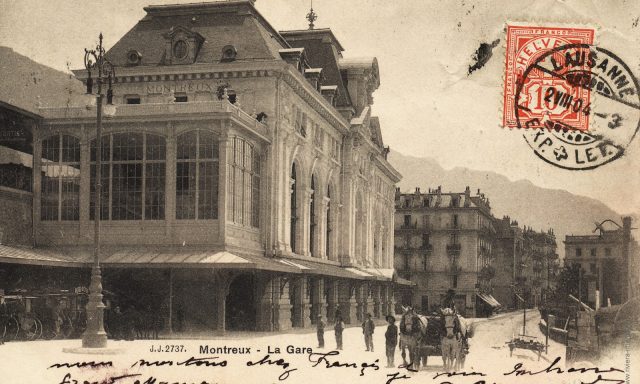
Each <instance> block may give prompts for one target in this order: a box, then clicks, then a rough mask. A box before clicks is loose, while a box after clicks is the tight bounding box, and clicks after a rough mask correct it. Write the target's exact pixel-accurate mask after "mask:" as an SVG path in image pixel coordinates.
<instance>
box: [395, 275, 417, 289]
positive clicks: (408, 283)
mask: <svg viewBox="0 0 640 384" xmlns="http://www.w3.org/2000/svg"><path fill="white" fill-rule="evenodd" d="M396 284H398V285H406V286H409V287H413V286H416V285H418V284H417V283H415V282H413V281H411V280H407V279H403V278H402V277H397V278H396Z"/></svg>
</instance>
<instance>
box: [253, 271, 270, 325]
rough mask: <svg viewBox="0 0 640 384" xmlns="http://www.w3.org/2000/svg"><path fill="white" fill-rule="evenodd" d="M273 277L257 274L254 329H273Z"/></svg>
mask: <svg viewBox="0 0 640 384" xmlns="http://www.w3.org/2000/svg"><path fill="white" fill-rule="evenodd" d="M273 280H274V279H273V278H272V277H271V276H269V275H267V274H263V275H260V276H258V278H257V287H258V289H257V292H256V331H266V332H269V331H273V330H274V329H273V324H274V322H273Z"/></svg>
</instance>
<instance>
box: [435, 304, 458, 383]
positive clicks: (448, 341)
mask: <svg viewBox="0 0 640 384" xmlns="http://www.w3.org/2000/svg"><path fill="white" fill-rule="evenodd" d="M441 320H442V329H441V335H442V337H441V339H440V344H441V350H442V361H443V363H444V369H445V371H447V372H451V371H452V370H453V371H457V370H458V369H460V362H461V360H462V359H461V349H462V338H463V333H462V332H463V331H462V326H461V321H460V318H459V316H458V315H457V314H456V313H455V312H454V311H453V310H452V309H451V308H445V309H444V310H443V311H442V314H441Z"/></svg>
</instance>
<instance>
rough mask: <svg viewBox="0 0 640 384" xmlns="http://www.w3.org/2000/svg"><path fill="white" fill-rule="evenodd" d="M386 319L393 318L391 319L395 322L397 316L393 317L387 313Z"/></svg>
mask: <svg viewBox="0 0 640 384" xmlns="http://www.w3.org/2000/svg"><path fill="white" fill-rule="evenodd" d="M386 320H387V321H389V320H391V321H392V322H394V323H395V322H396V318H395V317H393V316H391V315H387V317H386Z"/></svg>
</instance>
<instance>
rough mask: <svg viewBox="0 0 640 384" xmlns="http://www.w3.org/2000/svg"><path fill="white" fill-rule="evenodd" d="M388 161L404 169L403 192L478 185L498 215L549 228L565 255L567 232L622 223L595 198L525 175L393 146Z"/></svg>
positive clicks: (473, 188)
mask: <svg viewBox="0 0 640 384" xmlns="http://www.w3.org/2000/svg"><path fill="white" fill-rule="evenodd" d="M389 162H390V163H391V164H392V165H393V166H394V167H395V168H396V169H397V170H398V171H399V172H400V173H401V174H402V177H403V179H402V181H401V182H400V184H399V186H400V190H401V191H403V192H410V191H414V190H415V187H420V189H421V190H422V191H425V190H427V189H428V188H435V187H437V186H439V185H441V186H442V190H443V191H446V192H449V191H452V192H455V191H459V192H462V191H464V189H465V187H466V186H467V185H468V186H470V187H471V191H472V192H473V193H475V192H476V190H477V189H478V188H480V189H481V192H483V193H484V194H485V196H486V197H488V198H489V201H490V203H491V208H492V212H493V213H494V215H495V216H496V217H498V218H501V217H502V216H503V215H509V216H510V217H511V218H512V219H515V220H517V221H518V224H519V225H520V226H523V225H527V226H531V227H533V228H534V229H536V230H540V229H544V230H546V229H548V228H553V229H554V231H555V233H556V239H557V242H558V253H559V254H560V255H561V256H564V244H563V242H562V241H563V240H564V238H565V235H567V234H590V233H591V232H592V231H593V229H594V228H595V225H594V222H595V221H598V222H600V221H602V220H604V219H612V220H615V221H616V222H620V215H619V214H618V213H616V212H615V211H613V210H612V209H611V208H609V207H608V206H606V205H605V204H604V203H602V202H600V201H598V200H595V199H592V198H589V197H584V196H577V195H573V194H571V193H570V192H567V191H564V190H557V189H546V188H541V187H538V186H536V185H534V184H533V183H531V182H530V181H528V180H518V181H510V180H509V179H507V178H506V177H505V176H502V175H500V174H497V173H495V172H491V171H475V170H470V169H467V168H459V167H457V168H454V169H451V170H445V169H444V168H442V167H441V166H440V165H439V164H438V163H437V161H436V160H434V159H431V158H417V157H410V156H405V155H402V154H400V153H398V152H395V151H392V152H391V153H390V154H389Z"/></svg>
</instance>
